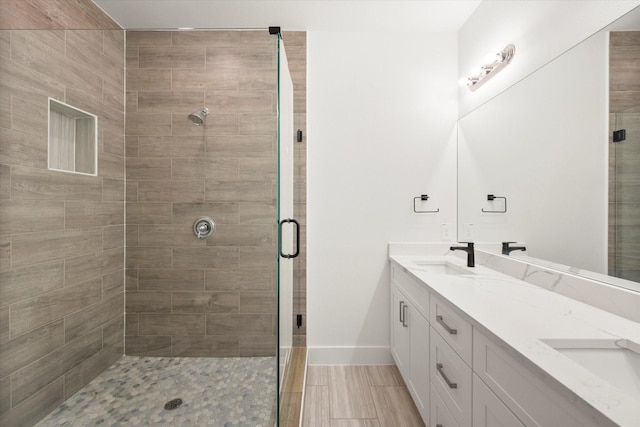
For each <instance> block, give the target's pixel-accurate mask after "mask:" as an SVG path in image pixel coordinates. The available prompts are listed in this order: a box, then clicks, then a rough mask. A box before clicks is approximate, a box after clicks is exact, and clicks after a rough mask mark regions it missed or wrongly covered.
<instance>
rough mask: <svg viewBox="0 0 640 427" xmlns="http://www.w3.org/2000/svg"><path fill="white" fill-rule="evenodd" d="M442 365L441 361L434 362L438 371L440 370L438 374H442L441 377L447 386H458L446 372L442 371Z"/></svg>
mask: <svg viewBox="0 0 640 427" xmlns="http://www.w3.org/2000/svg"><path fill="white" fill-rule="evenodd" d="M443 367H444V366H443V365H442V363H436V369H437V370H438V372H440V375H442V379H443V380H444V382H446V383H447V385H448V386H449V388H458V384H457V383H452V382H451V381H450V380H449V378H448V377H447V374H445V373H444V369H443Z"/></svg>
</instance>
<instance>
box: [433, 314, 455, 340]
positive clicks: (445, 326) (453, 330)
mask: <svg viewBox="0 0 640 427" xmlns="http://www.w3.org/2000/svg"><path fill="white" fill-rule="evenodd" d="M436 321H437V322H438V323H440V324H441V325H442V327H443V328H444V329H445V330H446V331H447V332H449V334H451V335H456V334H457V333H458V330H457V329H453V328H452V327H450V326H449V325H447V324H446V323H444V319H443V318H442V316H440V315H438V316H436Z"/></svg>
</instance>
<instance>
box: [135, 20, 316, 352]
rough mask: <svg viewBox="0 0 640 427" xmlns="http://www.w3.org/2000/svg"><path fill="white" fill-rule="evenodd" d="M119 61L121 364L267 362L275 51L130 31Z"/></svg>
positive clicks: (268, 45)
mask: <svg viewBox="0 0 640 427" xmlns="http://www.w3.org/2000/svg"><path fill="white" fill-rule="evenodd" d="M302 34H303V36H304V33H302ZM291 39H292V41H293V40H297V41H298V42H297V43H298V48H300V47H301V46H304V45H303V44H301V42H300V40H301V39H302V40H303V41H304V37H302V38H301V37H300V36H297V37H296V35H295V34H293V35H292V36H291ZM126 56H127V96H126V100H127V101H126V102H127V124H126V152H127V214H126V216H127V218H126V222H127V227H126V236H127V237H126V239H127V263H126V268H127V274H126V277H127V279H126V287H127V302H126V313H127V314H126V325H127V326H126V353H127V354H131V355H158V356H160V355H161V356H169V355H171V356H201V357H205V356H214V357H217V356H263V355H274V354H275V346H276V341H275V333H276V329H275V328H276V323H275V322H276V318H275V315H276V300H275V298H276V294H275V254H276V234H275V233H276V229H275V219H276V196H277V193H276V166H277V165H276V151H275V150H276V102H277V98H276V96H277V93H276V89H277V87H276V70H277V53H276V39H275V38H274V36H270V35H269V34H268V32H267V31H266V30H265V31H186V32H185V31H182V32H179V31H173V32H172V31H155V32H151V31H129V32H127V55H126ZM203 107H207V108H209V111H210V114H209V116H208V117H207V119H206V125H205V126H201V127H197V126H194V125H192V124H190V123H188V121H187V116H188V114H189V113H191V112H194V111H196V110H198V109H200V108H203ZM201 216H210V217H211V218H213V220H214V221H215V223H216V231H215V233H214V235H213V236H212V237H211V238H209V239H207V240H199V239H197V238H196V237H195V235H194V233H193V230H192V225H193V222H194V221H195V220H196V219H197V218H199V217H201ZM298 274H299V273H298Z"/></svg>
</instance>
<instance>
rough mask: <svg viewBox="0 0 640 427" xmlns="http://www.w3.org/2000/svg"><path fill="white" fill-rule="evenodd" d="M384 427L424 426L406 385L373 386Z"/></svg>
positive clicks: (374, 398) (372, 390) (378, 411)
mask: <svg viewBox="0 0 640 427" xmlns="http://www.w3.org/2000/svg"><path fill="white" fill-rule="evenodd" d="M371 392H372V394H373V400H374V401H375V407H376V409H377V413H378V416H379V418H378V420H379V421H380V425H381V426H382V427H387V426H389V427H391V426H393V427H424V423H423V422H422V418H421V417H420V414H419V413H418V410H417V409H416V407H415V405H414V404H413V400H412V399H411V395H410V394H409V391H408V390H407V388H406V387H405V386H383V387H371Z"/></svg>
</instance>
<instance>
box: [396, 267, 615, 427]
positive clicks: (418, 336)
mask: <svg viewBox="0 0 640 427" xmlns="http://www.w3.org/2000/svg"><path fill="white" fill-rule="evenodd" d="M430 280H431V278H429V279H428V280H425V281H422V280H419V279H418V278H417V277H414V276H412V275H411V274H409V273H408V270H405V269H403V268H402V267H401V266H399V265H397V264H396V263H393V262H392V263H391V313H392V316H391V353H392V355H393V358H394V360H395V361H396V364H397V365H398V367H399V369H400V372H401V374H402V376H403V378H404V380H405V382H406V384H407V386H408V388H409V391H410V393H411V396H412V397H413V400H414V402H415V403H416V406H417V407H418V410H419V411H420V414H421V416H422V419H423V420H424V422H425V424H426V425H427V426H430V427H521V426H562V427H590V426H594V427H595V426H598V427H603V426H613V425H615V424H614V423H613V422H611V421H610V420H608V419H606V418H605V417H604V416H602V414H600V413H597V412H595V411H593V409H592V408H589V406H588V405H587V404H586V402H584V401H582V400H580V399H577V398H576V396H575V395H573V394H572V393H571V392H570V391H569V390H563V389H562V388H556V387H557V385H556V384H554V383H549V382H548V380H550V378H547V379H546V380H545V379H544V378H545V375H543V374H542V372H537V371H536V369H538V368H534V367H533V366H529V365H528V364H527V363H530V362H528V360H527V359H521V357H522V356H519V353H517V352H515V350H513V349H511V348H510V347H509V346H507V345H505V344H498V343H500V341H499V340H498V339H497V338H495V337H493V336H492V335H491V331H490V330H487V329H486V326H485V325H483V324H476V323H473V322H474V320H473V319H474V318H473V317H471V315H470V314H468V313H465V312H463V311H461V310H460V309H459V308H457V307H455V306H454V305H453V304H452V303H451V302H449V301H448V300H447V299H445V297H444V296H443V295H445V294H446V292H447V290H446V285H447V284H446V283H444V284H443V283H440V282H437V283H432V284H430V283H429V282H430ZM433 280H447V278H446V277H443V278H442V279H440V278H437V279H436V278H434V279H433ZM459 284H460V283H459V282H458V283H456V286H459ZM454 302H455V301H454ZM487 331H488V332H487Z"/></svg>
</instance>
